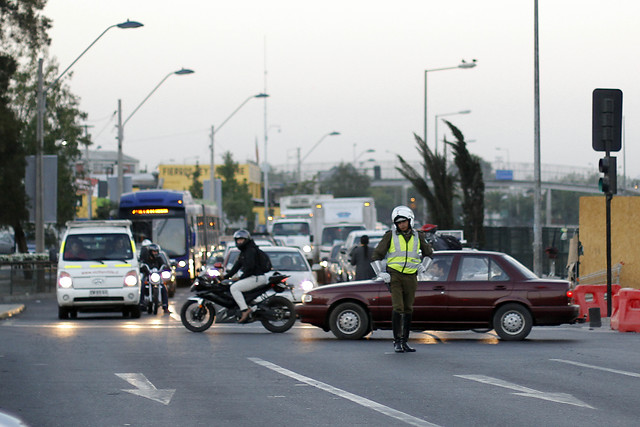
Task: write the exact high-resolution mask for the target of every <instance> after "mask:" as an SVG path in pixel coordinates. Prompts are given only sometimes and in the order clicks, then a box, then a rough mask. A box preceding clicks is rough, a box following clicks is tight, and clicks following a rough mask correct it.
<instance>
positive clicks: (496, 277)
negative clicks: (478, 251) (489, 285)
mask: <svg viewBox="0 0 640 427" xmlns="http://www.w3.org/2000/svg"><path fill="white" fill-rule="evenodd" d="M456 280H458V281H470V280H490V281H506V280H509V276H508V275H507V274H506V273H505V271H504V270H503V269H502V268H501V267H500V266H499V265H498V264H497V263H496V262H495V261H493V260H492V259H491V258H490V257H484V256H482V257H481V256H465V257H462V260H461V262H460V267H459V268H458V275H457V278H456Z"/></svg>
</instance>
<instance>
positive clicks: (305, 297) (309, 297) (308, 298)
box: [302, 294, 313, 303]
mask: <svg viewBox="0 0 640 427" xmlns="http://www.w3.org/2000/svg"><path fill="white" fill-rule="evenodd" d="M311 301H313V295H311V294H304V295H302V302H304V303H310V302H311Z"/></svg>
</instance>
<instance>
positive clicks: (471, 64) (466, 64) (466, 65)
mask: <svg viewBox="0 0 640 427" xmlns="http://www.w3.org/2000/svg"><path fill="white" fill-rule="evenodd" d="M476 62H477V60H476V59H473V60H472V61H471V62H467V61H465V60H464V59H463V60H462V61H461V62H460V64H458V65H456V66H455V67H444V68H432V69H431V70H424V143H425V144H426V143H427V73H430V72H433V71H444V70H455V69H458V68H460V69H463V70H466V69H469V68H474V67H475V66H476V65H477V64H476ZM435 151H438V141H436V145H435Z"/></svg>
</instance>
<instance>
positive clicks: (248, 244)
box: [225, 229, 269, 323]
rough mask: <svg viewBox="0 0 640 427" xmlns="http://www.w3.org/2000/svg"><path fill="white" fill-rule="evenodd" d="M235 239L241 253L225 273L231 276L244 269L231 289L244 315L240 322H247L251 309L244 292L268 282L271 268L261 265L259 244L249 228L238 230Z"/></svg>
mask: <svg viewBox="0 0 640 427" xmlns="http://www.w3.org/2000/svg"><path fill="white" fill-rule="evenodd" d="M233 240H235V242H236V247H237V248H238V249H239V250H240V255H238V259H237V260H236V262H235V264H233V267H231V270H229V271H228V272H227V273H226V274H225V278H231V277H233V276H234V275H235V274H236V273H237V272H238V271H239V270H242V274H241V275H240V277H239V278H238V280H237V281H236V282H235V283H234V284H233V285H231V288H230V291H231V296H233V299H234V300H235V302H236V304H237V305H238V308H240V311H242V316H241V317H240V320H238V323H245V322H246V321H247V319H248V318H249V315H250V314H251V309H250V308H248V307H247V302H246V301H245V300H244V296H243V295H242V293H243V292H247V291H250V290H252V289H255V288H257V287H258V286H261V285H264V284H266V283H267V276H266V275H265V273H266V272H267V271H269V270H268V269H267V268H266V266H264V265H261V262H260V256H259V250H258V246H257V245H256V243H255V242H254V241H253V239H252V238H251V234H249V232H248V231H247V230H243V229H241V230H238V231H236V232H235V233H234V234H233Z"/></svg>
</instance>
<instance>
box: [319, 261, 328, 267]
mask: <svg viewBox="0 0 640 427" xmlns="http://www.w3.org/2000/svg"><path fill="white" fill-rule="evenodd" d="M320 265H321V266H322V267H324V268H327V267H328V266H329V263H328V262H327V261H320Z"/></svg>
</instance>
